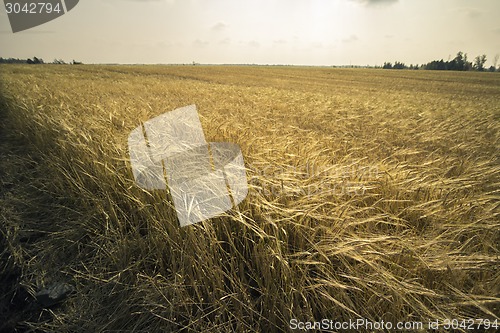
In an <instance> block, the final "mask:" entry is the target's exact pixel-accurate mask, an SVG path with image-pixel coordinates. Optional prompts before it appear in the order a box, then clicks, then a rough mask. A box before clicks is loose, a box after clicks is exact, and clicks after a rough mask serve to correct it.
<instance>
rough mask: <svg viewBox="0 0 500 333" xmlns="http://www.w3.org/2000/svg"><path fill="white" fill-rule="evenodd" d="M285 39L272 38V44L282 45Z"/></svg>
mask: <svg viewBox="0 0 500 333" xmlns="http://www.w3.org/2000/svg"><path fill="white" fill-rule="evenodd" d="M286 43H287V41H286V40H284V39H276V40H273V44H274V45H283V44H286Z"/></svg>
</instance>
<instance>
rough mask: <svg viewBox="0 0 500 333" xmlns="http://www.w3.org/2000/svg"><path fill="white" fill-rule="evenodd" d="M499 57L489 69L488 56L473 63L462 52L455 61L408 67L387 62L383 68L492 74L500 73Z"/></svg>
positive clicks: (398, 63)
mask: <svg viewBox="0 0 500 333" xmlns="http://www.w3.org/2000/svg"><path fill="white" fill-rule="evenodd" d="M498 57H499V55H498V54H497V55H495V57H494V58H493V65H492V66H490V67H489V68H486V67H485V64H486V55H485V54H483V55H479V56H477V57H476V58H475V59H474V61H473V62H471V61H469V60H468V59H467V53H463V52H462V51H460V52H458V53H457V56H456V57H455V58H454V59H453V60H449V61H444V60H443V59H441V60H433V61H431V62H429V63H427V64H423V65H420V66H419V65H410V66H407V65H405V63H402V62H399V61H396V62H395V63H394V65H393V64H392V63H390V62H385V63H384V65H383V66H382V68H384V69H427V70H441V71H445V70H449V71H470V70H475V71H480V72H483V71H486V70H488V71H490V72H496V71H498V72H500V67H498V68H497V63H498Z"/></svg>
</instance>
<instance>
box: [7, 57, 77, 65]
mask: <svg viewBox="0 0 500 333" xmlns="http://www.w3.org/2000/svg"><path fill="white" fill-rule="evenodd" d="M0 64H30V65H38V64H45V62H44V61H43V59H42V58H37V57H33V59H30V58H28V59H18V58H2V57H0ZM50 64H55V65H66V64H68V63H67V62H65V61H64V60H62V59H54V60H53V61H52V62H51V63H50ZM69 64H71V65H82V64H83V62H81V61H75V60H73V61H71V62H70V63H69Z"/></svg>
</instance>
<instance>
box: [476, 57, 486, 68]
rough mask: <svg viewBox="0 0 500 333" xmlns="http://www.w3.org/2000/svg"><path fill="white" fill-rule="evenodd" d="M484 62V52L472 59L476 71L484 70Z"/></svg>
mask: <svg viewBox="0 0 500 333" xmlns="http://www.w3.org/2000/svg"><path fill="white" fill-rule="evenodd" d="M485 63H486V54H483V55H480V56H477V57H476V58H475V59H474V69H475V70H477V71H484V64H485Z"/></svg>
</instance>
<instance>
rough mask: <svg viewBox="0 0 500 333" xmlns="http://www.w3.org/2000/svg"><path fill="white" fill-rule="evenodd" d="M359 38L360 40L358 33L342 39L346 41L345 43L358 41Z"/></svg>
mask: <svg viewBox="0 0 500 333" xmlns="http://www.w3.org/2000/svg"><path fill="white" fill-rule="evenodd" d="M358 40H359V38H358V36H356V35H350V36H349V37H348V38H344V39H342V42H344V43H354V42H356V41H358Z"/></svg>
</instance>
